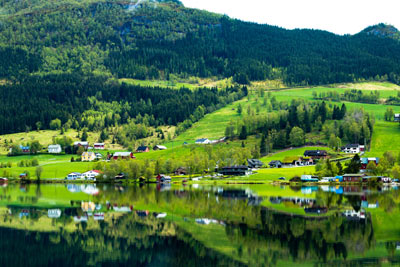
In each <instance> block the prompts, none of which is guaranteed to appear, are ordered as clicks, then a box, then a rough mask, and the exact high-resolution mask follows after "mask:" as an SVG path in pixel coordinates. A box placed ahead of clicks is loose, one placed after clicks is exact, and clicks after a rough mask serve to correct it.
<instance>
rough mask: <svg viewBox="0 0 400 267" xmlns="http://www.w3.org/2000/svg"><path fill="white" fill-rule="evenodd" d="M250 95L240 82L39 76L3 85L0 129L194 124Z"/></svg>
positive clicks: (4, 131)
mask: <svg viewBox="0 0 400 267" xmlns="http://www.w3.org/2000/svg"><path fill="white" fill-rule="evenodd" d="M245 95H247V88H246V87H242V88H240V87H238V86H236V87H232V88H226V89H221V90H217V89H216V88H214V89H209V88H200V89H197V90H189V89H185V88H182V89H180V90H173V89H167V88H158V87H140V86H133V85H127V84H125V83H122V84H121V83H119V82H117V81H112V80H108V79H107V78H105V77H104V76H95V75H85V76H82V75H79V74H52V75H46V76H36V75H35V76H31V77H28V78H26V79H25V80H24V81H23V83H16V84H6V85H3V86H1V90H0V99H3V100H4V103H3V105H1V107H0V122H1V123H0V133H2V134H4V133H10V132H21V131H25V130H38V129H40V128H42V129H48V128H54V129H61V128H63V130H68V128H74V129H82V128H84V127H85V128H87V129H89V130H91V131H99V130H102V129H105V128H107V127H113V126H117V125H121V124H127V123H129V122H131V121H132V120H134V121H133V122H135V123H136V124H143V125H145V126H147V127H148V126H154V127H157V126H159V125H166V124H168V125H176V124H178V123H180V122H183V121H185V120H190V122H191V123H192V122H195V121H197V120H199V119H200V118H202V117H203V116H204V114H205V113H208V112H212V111H214V110H216V109H219V108H221V107H223V106H224V105H226V104H227V103H231V102H233V101H235V100H238V99H240V98H242V97H244V96H245ZM140 137H142V138H143V137H146V136H140Z"/></svg>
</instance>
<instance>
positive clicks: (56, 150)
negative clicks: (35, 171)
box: [47, 145, 62, 154]
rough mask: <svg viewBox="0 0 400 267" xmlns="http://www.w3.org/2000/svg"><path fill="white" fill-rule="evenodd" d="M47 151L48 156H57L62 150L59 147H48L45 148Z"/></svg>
mask: <svg viewBox="0 0 400 267" xmlns="http://www.w3.org/2000/svg"><path fill="white" fill-rule="evenodd" d="M47 151H48V152H49V153H50V154H59V153H61V151H62V149H61V146H60V145H49V146H48V147H47Z"/></svg>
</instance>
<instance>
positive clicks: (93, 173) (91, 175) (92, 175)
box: [82, 170, 101, 180]
mask: <svg viewBox="0 0 400 267" xmlns="http://www.w3.org/2000/svg"><path fill="white" fill-rule="evenodd" d="M100 174H101V171H98V170H91V171H87V172H84V173H82V178H83V179H86V180H94V179H95V178H96V177H97V176H99V175H100Z"/></svg>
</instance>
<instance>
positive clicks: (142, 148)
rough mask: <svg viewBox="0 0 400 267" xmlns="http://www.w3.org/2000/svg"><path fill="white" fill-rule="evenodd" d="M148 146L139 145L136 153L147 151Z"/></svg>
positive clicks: (148, 149)
mask: <svg viewBox="0 0 400 267" xmlns="http://www.w3.org/2000/svg"><path fill="white" fill-rule="evenodd" d="M149 151H150V148H149V147H148V146H140V147H138V148H137V149H136V152H137V153H144V152H149Z"/></svg>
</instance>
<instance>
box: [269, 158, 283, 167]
mask: <svg viewBox="0 0 400 267" xmlns="http://www.w3.org/2000/svg"><path fill="white" fill-rule="evenodd" d="M268 165H269V167H270V168H282V162H281V161H280V160H272V161H270V162H269V163H268Z"/></svg>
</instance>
